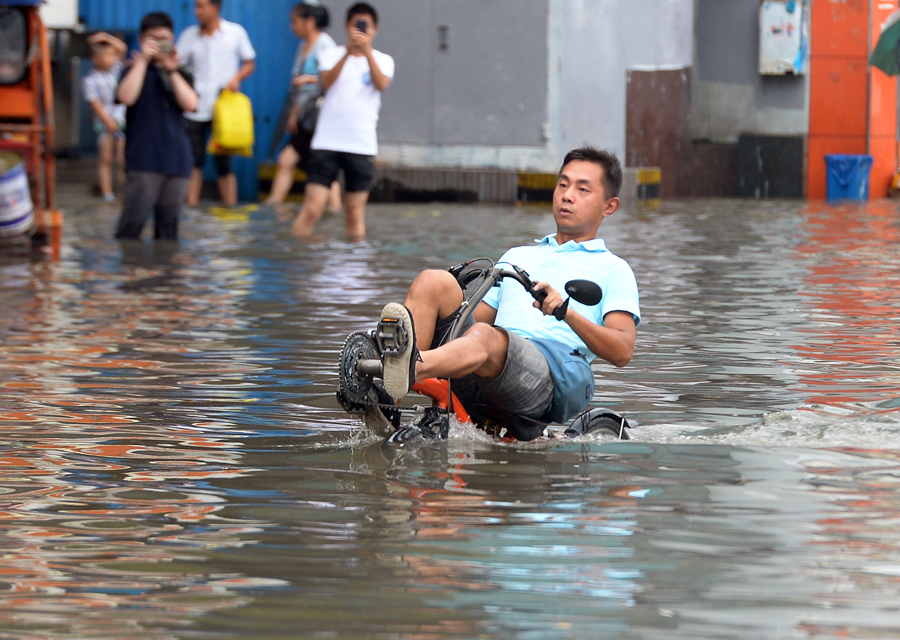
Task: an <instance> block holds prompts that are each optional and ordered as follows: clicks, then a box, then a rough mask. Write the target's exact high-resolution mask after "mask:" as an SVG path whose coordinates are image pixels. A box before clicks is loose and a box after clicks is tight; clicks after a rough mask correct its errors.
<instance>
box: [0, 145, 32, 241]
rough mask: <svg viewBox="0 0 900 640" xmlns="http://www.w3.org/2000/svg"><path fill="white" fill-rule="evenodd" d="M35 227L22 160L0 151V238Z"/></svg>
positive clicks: (16, 155)
mask: <svg viewBox="0 0 900 640" xmlns="http://www.w3.org/2000/svg"><path fill="white" fill-rule="evenodd" d="M33 225H34V204H33V203H32V202H31V191H30V190H29V189H28V176H27V175H25V165H23V164H22V158H20V157H19V155H18V154H15V153H11V152H9V151H0V236H15V235H19V234H22V233H25V232H27V231H30V230H31V227H32V226H33Z"/></svg>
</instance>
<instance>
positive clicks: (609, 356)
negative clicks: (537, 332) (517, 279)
mask: <svg viewBox="0 0 900 640" xmlns="http://www.w3.org/2000/svg"><path fill="white" fill-rule="evenodd" d="M534 286H535V289H544V290H545V291H546V292H547V297H546V298H545V299H544V302H543V304H540V303H538V302H535V303H534V306H535V307H536V308H538V309H540V310H541V311H542V312H543V313H544V315H551V314H552V313H553V311H554V310H555V309H556V308H557V307H559V306H561V305H562V303H563V299H562V296H560V294H559V292H558V291H557V290H556V289H554V288H553V287H551V286H550V285H549V284H547V283H546V282H537V283H535V285H534ZM563 322H566V323H567V324H568V325H569V326H570V327H571V328H572V331H574V332H575V333H576V334H577V335H578V337H579V338H581V339H582V340H583V341H584V344H585V345H587V348H588V349H590V351H591V353H593V354H595V355H597V356H598V357H600V358H603V359H604V360H606V361H607V362H609V363H610V364H614V365H615V366H617V367H624V366H625V365H626V364H628V363H629V362H631V357H632V356H633V355H634V343H635V339H636V337H637V328H636V327H635V324H634V316H633V315H631V314H630V313H628V312H627V311H611V312H609V313H607V314H606V315H605V316H603V324H602V325H599V324H597V323H595V322H594V321H593V320H590V319H588V318H585V317H584V316H583V315H581V314H580V313H578V312H577V311H575V310H574V309H571V308H570V309H568V310H567V311H566V316H565V319H564V320H563Z"/></svg>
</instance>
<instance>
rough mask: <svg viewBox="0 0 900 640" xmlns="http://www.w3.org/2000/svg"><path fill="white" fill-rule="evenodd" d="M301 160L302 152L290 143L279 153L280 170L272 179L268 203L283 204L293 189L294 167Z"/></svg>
mask: <svg viewBox="0 0 900 640" xmlns="http://www.w3.org/2000/svg"><path fill="white" fill-rule="evenodd" d="M298 162H300V154H299V153H297V150H296V149H294V147H292V146H291V145H290V144H287V145H285V147H284V149H282V150H281V153H279V154H278V170H277V171H276V172H275V177H274V178H273V179H272V188H271V189H270V190H269V197H268V198H266V204H281V203H282V202H284V199H285V198H286V197H287V194H288V193H290V191H291V186H292V185H293V184H294V169H295V168H296V167H297V163H298Z"/></svg>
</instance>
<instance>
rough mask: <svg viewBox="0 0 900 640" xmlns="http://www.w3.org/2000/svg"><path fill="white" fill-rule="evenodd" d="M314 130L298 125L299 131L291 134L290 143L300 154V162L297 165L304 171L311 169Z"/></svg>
mask: <svg viewBox="0 0 900 640" xmlns="http://www.w3.org/2000/svg"><path fill="white" fill-rule="evenodd" d="M312 138H313V132H312V131H305V130H304V129H302V128H301V127H299V126H298V127H297V133H295V134H293V135H291V139H290V140H288V144H289V145H291V146H292V147H294V151H296V152H297V155H299V156H300V163H299V164H298V165H297V166H298V167H300V168H301V169H302V170H303V171H307V170H308V169H309V145H310V143H311V142H312Z"/></svg>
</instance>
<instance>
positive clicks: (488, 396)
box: [432, 316, 554, 420]
mask: <svg viewBox="0 0 900 640" xmlns="http://www.w3.org/2000/svg"><path fill="white" fill-rule="evenodd" d="M448 320H452V316H451V318H449V319H445V320H444V321H441V322H438V323H437V326H435V331H434V335H435V342H434V343H432V348H434V347H436V346H438V344H442V343H443V342H444V341H446V339H447V337H448V336H447V334H448V333H449V324H450V323H449V322H448ZM474 324H475V321H474V319H473V318H471V316H470V318H469V322H467V323H466V330H468V329H469V327H470V326H471V325H474ZM498 328H499V327H498ZM500 330H501V331H504V332H505V333H506V335H507V336H509V350H508V351H507V353H506V364H505V365H504V366H503V371H502V372H500V375H499V376H498V377H496V378H483V377H481V376H476V375H475V374H471V375H468V376H465V377H462V378H456V379H454V380H453V381H452V382H451V388H452V389H453V393H455V394H456V396H457V397H458V398H459V399H460V401H461V402H462V403H463V406H465V407H471V406H474V405H479V404H481V405H490V406H493V407H498V408H501V409H503V410H505V411H509V412H510V413H515V414H517V415H520V416H525V417H527V418H533V419H535V420H540V419H541V418H543V417H544V415H545V414H546V413H547V411H548V409H549V408H550V402H551V401H552V400H553V388H554V384H553V377H552V376H551V375H550V365H549V364H547V358H545V357H544V354H543V353H542V352H541V350H540V349H538V348H537V347H536V346H534V344H533V343H532V342H531V341H530V340H527V339H525V338H523V337H522V336H520V335H517V334H515V333H511V332H509V331H506V330H505V329H500Z"/></svg>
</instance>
